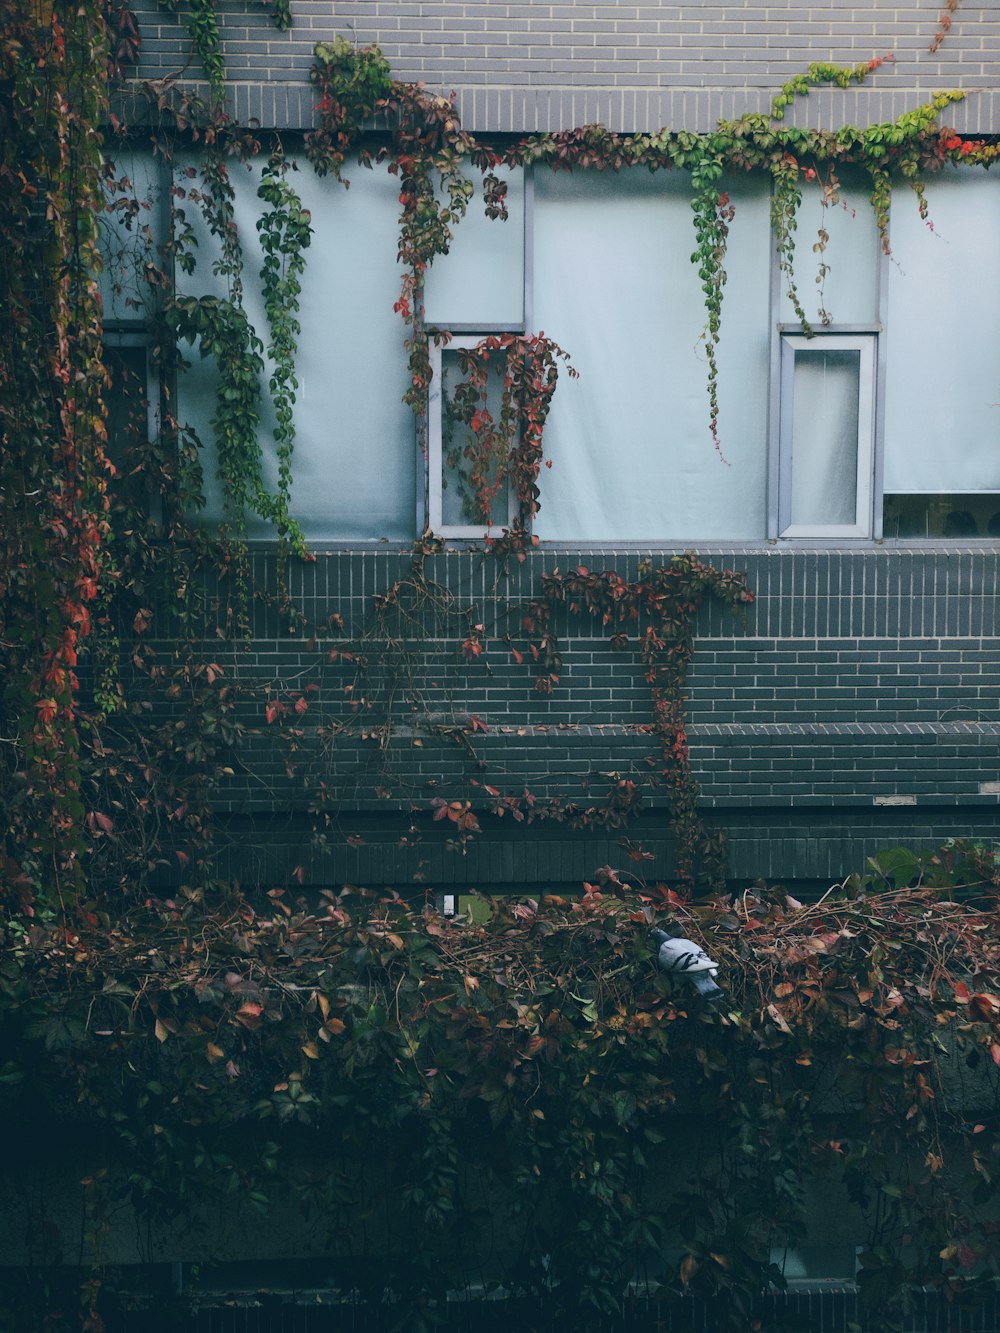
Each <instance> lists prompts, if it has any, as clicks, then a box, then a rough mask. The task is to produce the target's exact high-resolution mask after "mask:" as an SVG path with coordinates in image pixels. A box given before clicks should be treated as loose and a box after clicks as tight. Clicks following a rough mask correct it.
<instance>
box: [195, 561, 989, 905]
mask: <svg viewBox="0 0 1000 1333" xmlns="http://www.w3.org/2000/svg"><path fill="white" fill-rule="evenodd" d="M644 555H645V557H646V558H650V559H653V560H654V561H655V560H656V559H657V555H656V553H652V552H646V553H641V552H628V553H623V552H621V551H618V552H614V551H604V552H600V551H592V550H591V551H583V552H581V551H574V552H568V551H562V552H555V551H542V552H536V553H533V554H532V555H530V556H529V557H528V559H527V560H526V561H525V563H524V564H522V565H516V564H515V566H514V567H513V570H512V571H511V573H510V576H509V580H507V581H506V582H502V583H501V584H500V585H498V586H497V587H496V588H494V587H493V586H492V579H493V577H494V575H493V573H492V570H493V565H492V562H491V561H485V562H484V560H483V557H482V556H481V555H479V554H477V553H473V552H468V551H452V552H449V553H445V554H442V555H440V556H437V557H433V558H432V559H430V560H429V561H428V562H427V566H426V573H427V575H428V576H429V577H430V578H431V579H433V580H434V581H435V582H436V583H437V584H438V585H439V586H440V588H441V589H442V591H443V592H444V593H445V594H446V595H452V594H453V595H454V596H455V598H456V600H457V601H458V602H461V603H462V604H471V605H474V606H475V607H476V608H477V611H476V618H479V619H481V620H482V621H483V623H485V624H486V626H487V636H486V651H485V653H484V655H483V657H482V658H481V659H480V660H478V661H476V662H473V663H468V662H465V661H464V660H463V658H462V655H461V651H460V644H461V634H460V632H459V628H458V623H457V621H456V622H453V623H452V624H451V626H450V627H449V626H444V627H442V625H441V624H439V623H435V622H434V621H433V620H432V619H431V618H427V619H426V621H425V623H424V624H422V625H419V624H418V625H417V626H416V627H415V628H414V630H413V632H412V634H411V636H410V638H409V640H408V641H407V640H400V641H399V644H398V651H399V653H400V654H403V655H405V656H406V657H407V658H408V664H407V666H406V668H405V671H402V672H401V671H400V668H399V667H398V666H397V667H395V668H392V667H390V668H388V669H384V668H383V666H382V665H380V659H379V655H378V653H377V652H376V651H374V649H373V646H372V645H371V644H369V645H367V646H365V645H364V644H362V643H361V637H362V634H363V632H364V629H365V626H366V625H369V624H370V616H371V605H372V602H371V599H372V597H373V595H374V594H376V593H378V592H381V591H384V590H385V589H386V588H388V587H389V586H391V585H392V584H393V583H395V582H396V581H397V580H398V579H400V578H404V577H405V576H406V572H407V570H408V567H409V556H408V555H407V554H406V553H404V552H400V551H395V552H393V551H386V550H381V551H378V552H374V551H369V552H366V553H359V552H347V551H344V552H331V553H326V554H322V553H321V554H320V555H319V557H318V559H317V561H316V562H315V563H313V564H306V565H296V566H294V567H293V570H292V580H293V583H292V593H293V596H294V597H295V599H296V600H297V602H298V603H299V605H300V606H301V608H302V610H303V612H304V614H305V616H306V618H307V620H308V622H309V623H310V624H311V625H313V626H322V625H324V624H325V623H326V622H327V620H328V617H329V616H330V614H331V612H337V613H338V614H340V615H342V616H343V617H344V620H345V632H344V633H343V634H340V633H337V634H335V635H332V636H327V637H320V638H319V639H318V640H316V641H315V642H310V630H309V629H308V628H307V629H304V630H303V631H302V632H301V634H300V635H298V636H297V637H296V638H293V639H289V638H288V636H287V635H285V636H280V634H279V627H278V625H277V624H276V622H275V621H274V619H273V615H274V613H273V611H271V610H267V609H260V610H259V611H258V612H257V621H256V624H255V625H254V636H253V641H252V644H251V646H250V649H249V650H248V651H244V650H243V649H237V650H234V651H233V652H232V653H231V654H230V656H229V657H228V658H227V657H226V656H225V655H223V654H221V653H220V648H219V645H213V646H211V648H210V649H208V650H207V651H209V652H210V653H211V656H212V659H213V660H215V661H218V662H219V663H220V665H222V666H223V667H224V669H225V670H226V671H227V673H228V674H229V675H230V676H232V677H234V678H235V679H237V680H240V681H242V682H243V684H244V685H245V686H251V685H252V686H253V687H254V691H255V692H254V693H253V694H252V696H251V695H249V694H248V697H247V701H246V703H245V705H244V715H243V717H244V721H245V722H246V723H247V724H248V726H250V727H251V728H252V729H253V732H254V734H252V735H251V736H250V737H249V738H248V740H247V742H246V744H245V745H244V747H243V748H242V749H241V750H240V751H239V752H237V754H236V755H235V756H234V759H233V765H232V766H233V768H234V775H233V777H232V778H231V779H229V781H228V784H227V785H226V787H225V788H224V789H223V791H222V792H221V798H220V805H219V810H220V816H221V820H222V828H223V830H224V831H223V837H222V844H223V848H224V851H223V857H222V861H221V862H220V869H223V870H225V871H227V872H232V873H236V874H238V875H239V876H240V877H241V878H242V879H244V880H252V881H257V880H262V881H266V882H275V881H281V880H284V879H286V878H287V876H288V875H289V874H290V873H291V871H292V869H293V867H294V866H296V865H303V864H304V865H306V867H307V870H308V874H309V879H310V882H313V883H338V882H342V881H343V880H345V879H346V880H348V881H361V882H365V883H392V884H395V885H397V886H405V885H406V884H409V883H412V882H413V880H414V877H415V876H417V875H419V874H423V875H424V876H425V877H426V879H427V881H428V882H431V883H435V884H459V885H463V884H468V885H472V884H481V885H484V886H503V887H510V886H521V887H523V886H525V885H536V886H543V887H544V886H548V887H556V886H559V885H562V886H570V885H572V884H573V883H575V882H578V881H579V879H580V878H582V877H587V876H589V875H592V873H593V870H594V869H595V867H596V866H598V865H601V864H604V863H607V862H609V861H610V862H611V863H612V864H621V863H622V862H623V860H624V856H623V853H622V851H621V849H620V848H619V847H618V846H617V842H618V839H619V838H620V837H621V836H622V834H623V832H627V833H628V835H629V836H630V837H632V838H633V839H635V840H637V841H642V842H644V843H645V844H646V845H647V846H648V848H649V850H651V851H653V853H654V854H655V857H656V860H655V861H654V862H653V863H644V864H643V865H642V866H641V867H640V869H641V870H642V873H643V874H646V875H648V876H652V877H658V876H666V877H669V875H670V873H671V868H672V848H671V844H670V838H669V835H668V832H667V828H666V817H665V809H664V804H663V798H662V794H661V793H660V792H659V790H658V788H657V786H656V783H655V776H654V775H655V770H656V768H657V767H658V764H657V739H656V737H655V736H654V735H653V734H652V733H651V731H650V727H649V724H650V721H651V712H650V706H649V694H648V689H647V686H646V684H645V682H644V680H643V676H642V667H641V664H640V663H639V661H638V655H637V653H635V652H634V651H631V650H630V651H627V652H625V653H620V652H613V651H612V650H611V648H610V646H609V643H608V637H607V636H608V631H603V630H601V629H600V628H598V627H596V626H595V625H594V624H593V623H592V622H591V621H589V620H588V619H586V618H584V617H569V616H566V617H565V618H563V619H562V620H561V621H557V629H558V632H559V636H560V642H561V646H562V649H563V657H564V663H563V667H562V669H561V671H560V681H559V685H558V687H557V688H556V689H555V691H554V692H553V694H552V695H540V694H538V693H537V692H536V691H535V689H534V688H533V681H534V675H535V672H534V670H533V669H532V667H531V665H530V659H529V660H526V661H525V662H524V663H523V664H519V663H518V662H517V661H516V660H515V658H514V656H513V655H512V652H511V644H508V643H506V642H505V641H504V638H503V635H504V633H505V632H507V631H509V632H510V634H511V639H512V645H513V646H515V647H517V646H519V647H520V648H521V649H522V650H523V649H525V648H526V644H525V641H524V636H523V633H522V632H521V631H520V629H519V618H520V607H521V606H522V605H523V603H524V602H525V600H526V599H527V598H528V597H530V596H531V594H532V593H533V591H534V590H535V589H536V588H537V587H538V581H539V579H540V577H541V575H542V574H543V573H544V572H547V571H551V570H553V569H556V568H563V569H565V568H566V566H567V563H568V562H572V563H576V562H577V561H578V560H580V559H582V560H584V561H586V563H587V564H588V565H589V566H590V567H591V568H592V569H598V568H614V569H616V570H618V571H619V572H620V573H622V574H623V575H625V576H634V575H635V571H636V566H637V564H638V562H639V560H640V559H642V558H644ZM253 558H254V560H255V562H256V564H257V569H256V571H255V573H256V576H257V578H258V579H259V580H260V581H262V582H263V583H264V584H267V583H268V582H269V581H273V567H272V565H271V559H272V558H271V556H270V555H269V554H267V553H266V552H264V551H260V552H258V553H256V554H255V556H254V557H253ZM659 558H660V559H663V558H667V557H665V556H664V555H663V554H662V553H661V554H660V556H659ZM704 558H705V559H707V560H709V561H711V562H712V563H715V564H718V565H720V566H729V567H736V568H738V569H742V570H745V571H746V573H747V575H748V578H749V582H750V585H751V587H752V588H753V589H754V591H755V593H756V594H757V600H756V601H755V603H754V604H753V605H752V606H749V607H747V608H745V609H741V610H740V611H739V612H737V613H735V614H734V613H732V612H729V611H728V610H726V609H725V608H723V607H721V606H718V605H706V606H705V607H704V608H703V609H702V612H701V613H700V619H699V624H698V636H697V645H696V653H695V660H694V665H693V669H692V671H691V675H690V678H689V685H690V689H689V718H690V728H689V739H690V745H691V754H692V759H693V763H694V769H695V773H696V775H697V777H698V779H699V781H700V783H701V785H702V791H703V802H704V806H705V809H706V812H707V815H708V818H709V822H710V823H711V824H713V825H714V826H716V827H719V828H723V829H726V830H728V832H729V833H730V836H731V842H732V873H733V877H734V879H737V880H738V879H740V878H741V877H742V878H745V879H750V880H752V879H753V878H755V877H756V876H758V875H764V876H766V877H772V878H773V877H777V878H786V879H792V880H823V879H830V878H836V877H842V876H843V875H844V874H846V873H848V872H849V871H850V870H852V869H855V868H858V867H859V866H861V865H863V862H864V859H865V857H866V856H867V855H869V854H870V853H871V852H872V851H874V850H876V849H877V848H878V847H880V846H889V845H893V844H895V843H898V842H909V843H923V844H929V843H933V842H936V841H939V840H940V839H942V838H944V837H945V836H968V837H974V838H990V837H991V836H993V834H994V833H995V831H996V826H997V805H998V801H1000V796H998V795H997V794H996V788H997V787H998V785H1000V744H998V742H1000V636H998V632H997V621H996V611H997V574H998V561H1000V556H998V554H997V553H996V552H992V551H987V550H985V549H983V548H979V549H976V550H973V549H967V550H957V549H954V548H952V549H944V548H938V549H932V548H925V549H919V550H918V549H912V550H905V549H902V548H896V549H892V548H887V547H882V548H871V549H855V550H853V551H850V550H844V551H816V550H813V551H794V550H780V549H778V548H769V549H764V550H762V549H760V548H750V549H745V550H738V549H734V550H727V551H722V550H718V551H714V552H708V553H707V554H704ZM331 648H334V649H336V651H337V658H336V660H335V661H333V662H330V661H329V660H328V655H329V651H330V649H331ZM345 649H346V650H347V651H348V652H358V651H363V652H366V653H367V654H368V655H369V659H370V665H369V670H368V673H367V675H365V676H362V677H356V674H355V666H354V664H352V663H351V662H350V661H349V660H348V661H345V659H344V650H345ZM393 651H394V652H396V649H394V650H393ZM396 660H397V661H398V660H401V659H396ZM393 671H395V672H396V675H395V676H393ZM404 677H405V681H406V684H405V686H404V687H402V688H400V689H399V694H398V699H397V703H396V706H395V711H394V714H393V717H394V730H393V734H392V737H391V740H390V741H389V743H388V745H387V747H386V746H383V743H382V741H381V739H380V738H381V736H382V733H381V731H380V730H379V728H380V726H381V724H382V722H383V721H384V719H385V716H386V715H385V712H384V710H383V707H382V704H381V703H377V704H376V706H375V707H374V708H373V709H372V710H371V711H366V710H361V711H356V710H353V709H352V708H351V706H350V700H351V699H352V698H356V697H357V694H356V693H355V692H354V691H355V690H357V691H360V692H363V693H365V694H367V695H368V696H370V697H371V698H373V699H377V698H379V697H380V696H384V693H385V691H386V689H387V688H389V687H390V686H395V685H399V683H400V681H401V680H403V679H404ZM357 681H360V683H356V682H357ZM411 682H412V690H413V692H414V693H415V696H416V702H415V703H411V701H410V700H409V699H408V698H407V694H408V693H409V692H411ZM307 686H315V687H316V688H315V689H314V690H312V691H310V692H309V694H308V698H309V709H308V711H307V713H305V714H304V715H303V716H302V717H298V716H296V715H291V716H290V717H289V719H288V720H287V721H286V722H285V723H283V724H281V725H280V726H279V727H277V728H276V727H275V726H268V725H266V724H265V721H264V702H263V699H264V695H263V694H262V688H269V689H270V691H271V695H272V696H273V697H288V698H290V697H292V695H294V694H297V693H299V692H302V691H303V690H305V689H306V687H307ZM349 686H352V687H353V688H352V689H348V688H347V687H349ZM473 714H474V715H475V716H476V717H477V718H478V719H479V720H480V722H481V723H482V724H483V726H484V727H485V728H486V730H484V731H478V732H476V733H475V734H474V735H472V736H471V737H470V738H469V739H470V745H471V752H467V750H466V748H465V747H464V745H463V744H459V743H456V737H455V735H453V734H450V733H449V731H448V729H449V728H450V727H454V728H456V729H461V728H462V727H463V725H465V724H466V723H467V721H468V718H469V716H470V715H473ZM342 724H346V727H345V729H343V730H341V729H340V728H341V725H342ZM288 725H294V726H296V727H298V728H301V730H302V732H303V734H302V736H301V737H298V738H296V739H295V751H294V754H293V755H292V756H291V759H292V763H293V765H294V772H293V773H292V774H291V775H290V774H289V773H288V771H287V769H286V767H285V761H286V757H287V754H286V749H285V747H284V746H283V745H282V744H281V743H279V741H278V732H279V731H280V730H281V726H285V727H287V726H288ZM619 779H627V780H630V781H634V782H635V783H637V784H638V785H639V786H640V788H642V790H643V792H644V803H643V813H642V814H641V815H640V817H639V819H638V822H637V823H636V824H635V826H634V827H630V828H629V829H628V830H615V829H612V830H608V829H603V828H600V827H589V828H586V829H575V828H573V827H567V826H566V825H564V824H561V823H553V822H548V821H541V822H537V823H531V824H529V823H527V822H526V823H524V824H515V823H514V822H513V821H512V820H511V819H510V817H509V816H507V817H505V818H504V819H498V818H496V817H493V816H489V815H483V816H482V824H483V834H482V836H481V837H480V838H478V839H476V840H475V841H474V842H473V844H472V845H471V846H470V847H469V848H467V849H466V850H465V851H464V852H462V851H448V850H447V849H446V847H445V843H446V838H447V833H448V826H447V824H445V825H444V826H443V827H442V826H441V825H433V826H432V825H431V821H430V816H429V810H430V807H431V804H432V802H433V800H434V799H435V798H439V797H445V798H448V799H455V798H462V799H471V800H472V801H473V802H474V804H475V805H476V806H477V807H478V808H480V809H482V808H483V806H484V805H485V804H488V802H487V801H486V798H485V795H484V791H483V785H484V784H488V785H490V786H492V787H494V788H496V789H498V790H499V791H501V792H502V793H503V794H504V795H512V796H520V795H521V794H522V793H523V792H524V790H525V788H526V787H527V788H530V790H531V791H532V793H533V794H534V795H535V797H536V798H537V799H538V800H539V802H544V801H546V800H550V799H553V798H556V799H558V800H560V801H561V802H563V803H565V804H567V805H572V806H575V807H577V808H584V809H586V808H587V807H588V806H598V807H600V806H602V805H603V803H604V800H605V798H606V796H607V794H608V793H609V791H610V790H611V789H612V787H613V785H614V783H615V782H616V781H618V780H619ZM319 781H322V783H324V784H325V786H326V790H327V798H328V799H327V801H326V805H327V807H329V808H334V809H335V815H334V818H333V820H332V823H331V824H330V826H329V828H328V829H327V833H328V837H327V839H326V840H325V843H324V845H314V844H313V842H312V834H313V832H314V831H315V830H316V829H317V828H319V827H322V821H317V819H316V817H315V815H314V814H313V813H311V807H312V806H313V805H314V803H315V792H316V789H317V786H316V784H317V783H318V782H319ZM348 837H351V838H352V839H355V840H358V839H360V840H361V841H356V842H355V843H353V844H351V843H348V842H347V838H348Z"/></svg>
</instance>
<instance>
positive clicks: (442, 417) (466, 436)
mask: <svg viewBox="0 0 1000 1333" xmlns="http://www.w3.org/2000/svg"><path fill="white" fill-rule="evenodd" d="M478 342H479V339H478V338H476V337H468V336H466V337H462V338H453V339H452V340H451V342H450V343H449V344H448V346H447V347H436V348H434V349H432V354H431V368H432V379H431V391H430V396H429V402H428V414H427V455H428V458H427V470H428V515H427V517H428V524H429V526H430V528H431V530H432V531H433V532H436V533H438V534H440V535H441V536H442V537H482V536H483V535H484V534H486V535H488V536H498V535H499V534H500V532H501V531H502V530H503V529H504V528H505V527H509V526H510V524H511V523H512V522H513V521H514V518H515V516H516V514H517V497H516V495H515V493H514V489H513V487H512V486H511V485H510V478H509V475H508V465H509V462H510V456H511V450H512V449H513V448H514V447H516V444H517V433H518V426H519V423H518V422H517V421H515V420H510V419H508V418H509V412H508V413H507V415H505V411H504V403H503V383H504V376H505V372H506V363H505V358H504V356H503V353H502V352H491V353H490V354H489V355H488V357H486V358H480V365H481V368H482V372H483V374H484V378H485V384H484V385H483V386H482V387H480V386H479V384H478V383H472V382H471V381H470V379H469V378H468V376H467V375H466V373H465V371H464V369H463V356H462V353H463V352H466V353H468V352H469V351H471V350H472V349H473V348H474V347H476V345H477V343H478Z"/></svg>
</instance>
